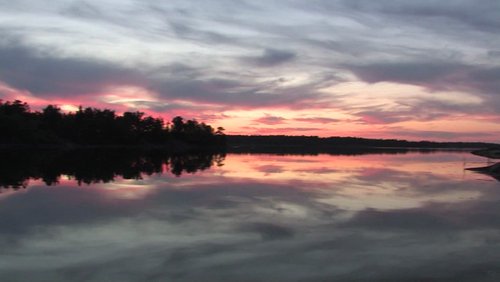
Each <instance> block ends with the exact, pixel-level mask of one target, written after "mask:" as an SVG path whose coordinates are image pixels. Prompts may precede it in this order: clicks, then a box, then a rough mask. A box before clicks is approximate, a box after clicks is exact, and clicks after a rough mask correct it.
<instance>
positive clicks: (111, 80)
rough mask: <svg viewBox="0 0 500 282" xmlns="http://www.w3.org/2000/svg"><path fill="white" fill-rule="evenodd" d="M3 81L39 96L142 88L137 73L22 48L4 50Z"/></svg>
mask: <svg viewBox="0 0 500 282" xmlns="http://www.w3.org/2000/svg"><path fill="white" fill-rule="evenodd" d="M0 64H1V65H2V69H1V70H0V80H1V81H3V82H5V83H7V84H8V85H9V86H12V87H15V88H17V89H20V90H28V91H30V92H31V93H33V94H34V95H35V96H45V97H68V96H69V97H71V96H77V95H83V94H95V93H98V92H100V91H102V90H103V89H105V88H107V87H112V86H117V85H140V84H143V83H144V77H142V75H141V74H140V73H139V72H137V71H134V70H131V69H128V68H124V67H120V66H118V65H113V64H109V63H106V62H104V61H94V60H90V59H85V58H57V57H52V56H51V55H48V54H43V53H42V52H38V53H37V52H35V51H34V50H30V49H28V48H25V47H20V46H2V47H0Z"/></svg>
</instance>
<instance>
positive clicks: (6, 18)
mask: <svg viewBox="0 0 500 282" xmlns="http://www.w3.org/2000/svg"><path fill="white" fill-rule="evenodd" d="M0 99H3V100H13V99H20V100H23V101H26V102H28V103H30V105H32V108H33V109H35V110H37V109H40V108H41V107H42V106H44V105H47V104H49V103H50V104H57V105H59V106H60V107H61V108H62V109H63V110H65V111H73V110H75V109H76V108H77V107H78V106H79V105H83V106H92V107H99V108H110V109H113V110H116V112H117V113H121V112H123V111H143V112H146V113H148V114H150V115H153V116H162V117H164V118H165V119H166V120H170V119H171V118H172V117H174V116H176V115H181V116H183V117H185V118H189V119H191V118H195V119H197V120H199V121H203V122H206V123H209V124H211V125H213V126H215V127H217V126H223V127H225V128H226V133H228V134H289V135H319V136H359V137H368V138H400V139H410V140H422V139H426V140H437V141H472V140H474V141H493V142H499V141H500V1H498V0H477V1H472V0H470V1H465V0H456V1H431V0H421V1H410V0H378V1H373V0H366V1H365V0H308V1H306V0H301V1H299V0H269V1H255V0H242V1H235V0H205V1H202V0H195V1H185V0H169V1H153V0H143V1H132V0H88V1H69V0H51V1H33V0H16V1H6V0H0Z"/></svg>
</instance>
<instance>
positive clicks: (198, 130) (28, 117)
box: [0, 100, 225, 146]
mask: <svg viewBox="0 0 500 282" xmlns="http://www.w3.org/2000/svg"><path fill="white" fill-rule="evenodd" d="M0 133H1V134H0V144H75V145H144V144H152V145H168V144H170V145H172V144H174V145H175V144H177V145H186V144H187V145H195V146H223V145H224V142H225V136H224V128H222V127H219V128H217V129H215V128H213V127H212V126H210V125H208V124H205V123H203V122H198V121H197V120H194V119H191V120H185V119H184V118H182V117H180V116H177V117H174V118H173V119H172V121H171V122H167V123H165V122H164V120H163V119H162V118H154V117H151V116H146V115H145V114H144V113H143V112H138V111H136V112H125V113H123V114H122V115H119V114H117V113H115V111H113V110H110V109H97V108H92V107H86V108H83V107H81V106H80V107H79V108H78V110H77V111H76V112H63V111H62V110H61V108H59V107H58V106H56V105H48V106H46V107H45V108H43V109H42V110H41V111H31V110H30V106H29V105H28V104H27V103H26V102H22V101H20V100H15V101H6V102H4V101H1V100H0Z"/></svg>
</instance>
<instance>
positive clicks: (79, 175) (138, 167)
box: [0, 150, 225, 189]
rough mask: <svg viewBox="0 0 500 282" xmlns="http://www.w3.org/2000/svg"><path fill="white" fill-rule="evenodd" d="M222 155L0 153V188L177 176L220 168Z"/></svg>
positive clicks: (149, 152) (81, 151) (84, 152)
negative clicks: (62, 179)
mask: <svg viewBox="0 0 500 282" xmlns="http://www.w3.org/2000/svg"><path fill="white" fill-rule="evenodd" d="M224 158H225V155H224V154H215V153H206V152H204V153H190V154H182V155H172V154H168V153H166V152H162V151H156V150H151V151H140V150H74V151H58V150H54V151H42V152H39V151H36V152H34V151H8V152H7V151H3V152H0V187H3V188H14V189H19V188H22V187H26V186H27V184H28V180H29V179H41V180H42V181H43V182H44V183H45V184H47V185H56V184H58V183H59V179H60V177H61V175H66V176H68V177H69V178H71V179H74V180H76V181H77V182H78V184H79V185H81V184H91V183H99V182H104V183H106V182H110V181H113V180H114V179H115V177H123V178H125V179H140V178H142V176H143V175H152V174H158V173H164V172H169V173H172V174H173V175H176V176H181V175H182V174H183V173H195V172H197V171H200V170H205V169H208V168H210V167H211V166H212V165H214V164H215V165H218V166H220V165H222V163H223V161H224Z"/></svg>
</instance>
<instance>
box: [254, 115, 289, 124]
mask: <svg viewBox="0 0 500 282" xmlns="http://www.w3.org/2000/svg"><path fill="white" fill-rule="evenodd" d="M254 121H255V122H257V123H262V124H267V125H276V124H282V123H284V122H285V121H286V119H285V118H282V117H278V116H272V115H266V116H264V117H261V118H258V119H254Z"/></svg>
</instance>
